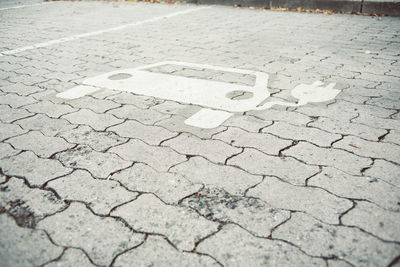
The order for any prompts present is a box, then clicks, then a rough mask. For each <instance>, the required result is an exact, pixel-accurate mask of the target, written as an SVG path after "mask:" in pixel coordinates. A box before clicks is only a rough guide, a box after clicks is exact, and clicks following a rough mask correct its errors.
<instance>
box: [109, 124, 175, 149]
mask: <svg viewBox="0 0 400 267" xmlns="http://www.w3.org/2000/svg"><path fill="white" fill-rule="evenodd" d="M108 131H112V132H115V133H117V134H118V135H119V136H122V137H129V138H136V139H140V140H142V141H143V142H146V143H147V144H150V145H158V144H159V143H160V142H161V141H163V140H165V139H168V138H171V137H173V136H175V135H176V133H172V132H170V131H167V130H166V129H164V128H162V127H158V126H148V125H143V124H141V123H140V122H137V121H134V120H129V121H126V122H124V123H122V124H120V125H117V126H113V127H110V128H108Z"/></svg>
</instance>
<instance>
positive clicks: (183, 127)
mask: <svg viewBox="0 0 400 267" xmlns="http://www.w3.org/2000/svg"><path fill="white" fill-rule="evenodd" d="M193 114H194V113H193ZM193 114H190V116H191V115H193ZM190 116H188V117H190ZM186 119H187V117H184V116H181V115H172V116H171V117H170V118H169V119H165V120H162V121H159V122H157V123H156V124H155V125H158V126H161V127H163V128H164V129H167V130H168V131H171V132H174V134H175V135H176V133H182V132H184V133H190V134H193V135H195V136H197V137H199V138H202V139H209V138H211V137H212V136H213V135H214V134H216V133H219V132H222V131H223V130H225V128H226V127H224V126H219V127H217V128H213V129H203V128H198V127H193V126H190V125H187V124H185V123H184V121H185V120H186Z"/></svg>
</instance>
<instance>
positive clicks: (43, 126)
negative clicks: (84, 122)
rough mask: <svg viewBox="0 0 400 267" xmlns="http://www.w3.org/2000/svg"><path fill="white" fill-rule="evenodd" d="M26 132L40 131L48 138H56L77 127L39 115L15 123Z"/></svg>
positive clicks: (61, 120)
mask: <svg viewBox="0 0 400 267" xmlns="http://www.w3.org/2000/svg"><path fill="white" fill-rule="evenodd" d="M15 123H16V124H18V125H20V126H21V127H22V128H23V129H25V130H35V131H40V132H41V133H42V134H44V135H46V136H55V135H57V134H59V133H60V132H62V131H67V130H70V129H73V128H75V127H76V125H73V124H70V123H69V122H68V121H67V120H64V119H53V118H49V117H47V116H46V115H44V114H37V115H35V116H33V117H29V118H26V119H22V120H18V121H16V122H15Z"/></svg>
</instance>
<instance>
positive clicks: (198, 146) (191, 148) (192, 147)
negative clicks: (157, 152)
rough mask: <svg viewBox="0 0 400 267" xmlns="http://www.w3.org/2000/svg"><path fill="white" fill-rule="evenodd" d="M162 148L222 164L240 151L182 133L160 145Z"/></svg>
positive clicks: (214, 141)
mask: <svg viewBox="0 0 400 267" xmlns="http://www.w3.org/2000/svg"><path fill="white" fill-rule="evenodd" d="M162 146H167V147H171V148H173V149H174V150H176V151H178V152H179V153H181V154H186V155H198V156H203V157H205V158H207V159H208V160H210V161H212V162H215V163H220V164H224V162H225V160H226V159H227V158H229V157H231V156H232V155H234V154H237V153H240V151H241V149H239V148H236V147H233V146H230V145H227V144H225V143H224V142H220V141H217V140H207V139H200V138H198V137H196V136H193V135H190V134H187V133H182V134H180V135H179V136H177V137H175V138H173V139H169V140H167V141H166V142H163V143H162Z"/></svg>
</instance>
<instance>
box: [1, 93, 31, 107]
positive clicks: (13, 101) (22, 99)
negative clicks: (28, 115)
mask: <svg viewBox="0 0 400 267" xmlns="http://www.w3.org/2000/svg"><path fill="white" fill-rule="evenodd" d="M35 102H37V100H36V99H34V98H33V97H30V96H19V95H16V94H6V95H2V96H1V97H0V104H4V105H9V106H11V107H12V108H19V107H22V106H26V105H29V104H32V103H35Z"/></svg>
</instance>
